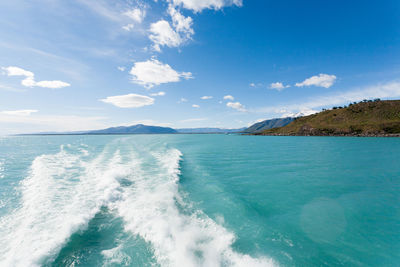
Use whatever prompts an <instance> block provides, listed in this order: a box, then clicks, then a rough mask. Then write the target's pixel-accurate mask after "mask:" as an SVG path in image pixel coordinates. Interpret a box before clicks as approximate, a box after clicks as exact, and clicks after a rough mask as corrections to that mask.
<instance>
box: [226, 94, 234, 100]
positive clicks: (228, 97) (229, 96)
mask: <svg viewBox="0 0 400 267" xmlns="http://www.w3.org/2000/svg"><path fill="white" fill-rule="evenodd" d="M224 100H231V101H233V100H235V98H234V97H233V96H231V95H226V96H224Z"/></svg>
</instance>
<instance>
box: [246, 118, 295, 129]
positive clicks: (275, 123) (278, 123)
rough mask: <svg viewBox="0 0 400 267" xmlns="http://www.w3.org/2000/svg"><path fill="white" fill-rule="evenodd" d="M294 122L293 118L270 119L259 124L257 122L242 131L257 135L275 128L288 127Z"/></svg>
mask: <svg viewBox="0 0 400 267" xmlns="http://www.w3.org/2000/svg"><path fill="white" fill-rule="evenodd" d="M293 120H294V118H290V117H288V118H279V119H271V120H265V121H261V122H257V123H255V124H253V125H252V126H250V127H249V128H247V129H245V130H243V133H259V132H262V131H264V130H268V129H272V128H276V127H283V126H286V125H288V124H289V123H291V122H292V121H293Z"/></svg>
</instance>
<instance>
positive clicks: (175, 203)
mask: <svg viewBox="0 0 400 267" xmlns="http://www.w3.org/2000/svg"><path fill="white" fill-rule="evenodd" d="M148 157H149V158H148V159H147V160H146V162H145V164H144V165H143V166H141V168H139V169H137V170H136V173H135V175H134V176H132V177H131V178H132V179H133V180H134V183H135V187H133V188H129V190H125V191H124V192H123V198H122V201H119V202H116V203H115V204H116V207H115V208H116V209H117V210H118V213H119V215H120V216H121V217H122V218H123V219H124V221H125V230H126V231H130V232H132V233H133V234H135V235H139V236H140V237H142V238H143V239H144V240H146V241H147V242H149V243H151V244H152V246H153V249H154V254H155V257H156V259H157V261H158V263H159V264H160V265H161V266H273V265H275V264H274V262H273V260H271V259H268V258H266V257H261V258H253V257H250V256H249V255H244V254H241V253H238V252H235V251H234V250H233V249H232V244H233V242H234V241H235V236H234V234H233V233H231V232H229V231H228V230H227V229H225V228H224V227H222V226H221V225H219V224H217V223H216V222H214V221H213V220H212V219H210V218H209V217H208V216H206V215H205V214H204V213H203V212H201V211H199V210H197V211H196V210H194V211H193V210H192V207H191V206H190V203H187V202H185V201H183V198H182V196H181V194H180V193H179V190H178V189H179V188H178V182H179V174H180V165H179V162H180V161H181V157H182V154H181V152H180V151H179V150H177V149H168V150H166V151H163V152H158V153H155V152H153V153H150V155H149V156H148Z"/></svg>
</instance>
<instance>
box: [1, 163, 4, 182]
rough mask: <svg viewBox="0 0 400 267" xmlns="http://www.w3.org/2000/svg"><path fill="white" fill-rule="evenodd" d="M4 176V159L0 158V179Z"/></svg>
mask: <svg viewBox="0 0 400 267" xmlns="http://www.w3.org/2000/svg"><path fill="white" fill-rule="evenodd" d="M2 178H4V160H1V159H0V179H2Z"/></svg>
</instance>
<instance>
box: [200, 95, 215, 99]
mask: <svg viewBox="0 0 400 267" xmlns="http://www.w3.org/2000/svg"><path fill="white" fill-rule="evenodd" d="M211 98H213V97H212V96H210V95H205V96H202V97H200V99H203V100H208V99H211Z"/></svg>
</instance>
